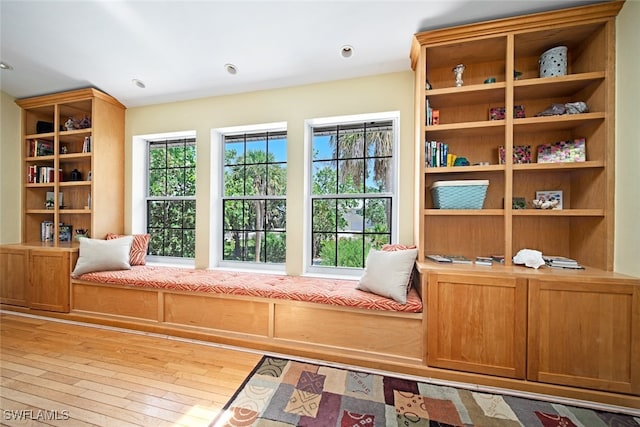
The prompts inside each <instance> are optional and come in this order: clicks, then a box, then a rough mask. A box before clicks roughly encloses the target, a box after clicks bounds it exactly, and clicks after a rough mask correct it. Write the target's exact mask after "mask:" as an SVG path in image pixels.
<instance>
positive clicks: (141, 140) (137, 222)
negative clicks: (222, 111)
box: [131, 130, 198, 267]
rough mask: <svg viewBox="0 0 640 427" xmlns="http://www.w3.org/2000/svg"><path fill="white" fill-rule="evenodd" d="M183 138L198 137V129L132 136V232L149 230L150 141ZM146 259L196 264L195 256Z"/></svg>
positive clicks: (156, 261) (140, 232)
mask: <svg viewBox="0 0 640 427" xmlns="http://www.w3.org/2000/svg"><path fill="white" fill-rule="evenodd" d="M183 138H196V131H195V130H188V131H178V132H163V133H153V134H146V135H135V136H133V137H132V153H131V234H145V233H146V232H147V189H148V186H149V182H148V181H149V153H148V142H149V141H154V140H156V141H157V140H161V139H183ZM197 144H198V142H197V138H196V146H197ZM196 149H197V148H196ZM196 162H197V160H196ZM196 168H197V166H196ZM196 185H197V183H196ZM196 250H197V246H196ZM146 260H147V264H156V265H179V266H188V267H194V266H195V258H182V257H169V256H157V255H147V259H146Z"/></svg>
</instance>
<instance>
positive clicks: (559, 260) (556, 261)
mask: <svg viewBox="0 0 640 427" xmlns="http://www.w3.org/2000/svg"><path fill="white" fill-rule="evenodd" d="M542 259H544V262H545V264H547V265H548V266H549V267H553V268H571V269H574V270H584V267H583V266H581V265H580V264H578V261H576V260H575V259H571V258H567V257H563V256H551V255H543V256H542Z"/></svg>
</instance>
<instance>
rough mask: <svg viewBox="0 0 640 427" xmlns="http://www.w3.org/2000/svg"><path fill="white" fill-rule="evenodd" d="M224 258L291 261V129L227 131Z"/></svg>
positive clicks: (223, 193)
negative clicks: (288, 232)
mask: <svg viewBox="0 0 640 427" xmlns="http://www.w3.org/2000/svg"><path fill="white" fill-rule="evenodd" d="M222 144H223V159H222V164H223V171H224V172H223V177H222V235H221V237H222V260H223V261H240V262H254V263H263V264H279V263H284V262H285V259H286V231H285V225H286V214H287V205H286V194H287V133H286V131H285V130H281V129H280V130H269V131H251V132H241V133H224V132H222Z"/></svg>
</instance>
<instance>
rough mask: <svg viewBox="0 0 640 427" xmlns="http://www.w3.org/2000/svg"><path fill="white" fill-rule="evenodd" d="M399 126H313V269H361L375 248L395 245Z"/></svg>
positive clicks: (375, 123)
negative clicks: (397, 136) (397, 138)
mask: <svg viewBox="0 0 640 427" xmlns="http://www.w3.org/2000/svg"><path fill="white" fill-rule="evenodd" d="M394 126H395V121H394V120H373V121H360V122H351V123H343V124H340V123H338V124H331V125H317V126H312V141H311V144H312V152H311V157H312V158H311V180H310V181H311V207H310V211H311V239H310V242H311V249H310V250H311V264H312V266H314V267H316V266H319V267H334V268H357V269H361V268H363V267H364V264H365V260H366V258H367V254H368V253H369V250H370V249H372V248H376V249H379V248H380V247H382V245H384V244H387V243H391V242H392V240H393V238H394V236H393V230H394V226H393V222H394V221H395V219H394V217H393V212H394V206H393V203H394V200H395V191H396V190H395V188H396V178H395V177H396V172H397V171H395V165H396V159H395V156H396V153H395V152H396V151H397V150H396V148H395V147H396V144H395V138H396V136H395V135H396V132H395V129H394Z"/></svg>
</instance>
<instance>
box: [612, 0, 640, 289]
mask: <svg viewBox="0 0 640 427" xmlns="http://www.w3.org/2000/svg"><path fill="white" fill-rule="evenodd" d="M617 19H618V21H617V37H616V41H617V47H616V50H617V54H616V55H617V56H616V65H617V66H616V83H617V86H616V89H617V90H616V99H617V101H616V218H615V224H616V233H615V235H616V240H615V248H614V251H615V252H614V269H615V270H616V271H618V272H620V273H626V274H630V275H633V276H640V226H639V225H638V216H639V215H640V121H638V98H640V83H639V81H638V79H640V56H639V55H638V54H637V52H638V46H640V33H639V32H638V23H639V22H640V2H638V1H629V0H627V1H626V2H625V4H624V6H623V7H622V10H621V11H620V14H619V15H618V18H617Z"/></svg>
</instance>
